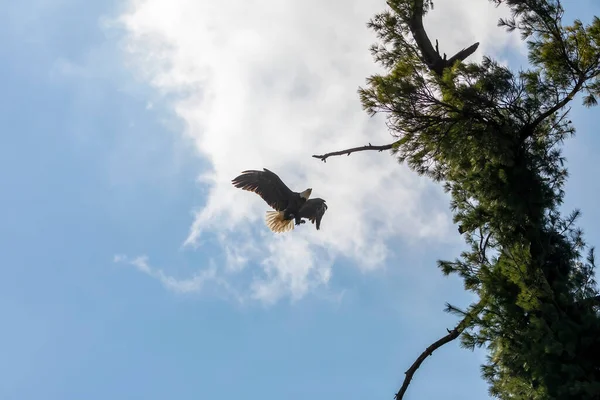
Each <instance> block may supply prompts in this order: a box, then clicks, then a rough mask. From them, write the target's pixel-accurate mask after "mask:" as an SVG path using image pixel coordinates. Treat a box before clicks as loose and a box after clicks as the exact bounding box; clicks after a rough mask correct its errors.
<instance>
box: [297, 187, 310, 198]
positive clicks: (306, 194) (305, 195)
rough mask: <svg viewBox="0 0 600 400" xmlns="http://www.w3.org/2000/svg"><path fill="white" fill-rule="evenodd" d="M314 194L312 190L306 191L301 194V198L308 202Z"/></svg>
mask: <svg viewBox="0 0 600 400" xmlns="http://www.w3.org/2000/svg"><path fill="white" fill-rule="evenodd" d="M311 193H312V189H311V188H309V189H306V190H305V191H304V192H302V193H300V197H303V198H304V200H308V198H309V197H310V194H311Z"/></svg>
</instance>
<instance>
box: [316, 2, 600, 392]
mask: <svg viewBox="0 0 600 400" xmlns="http://www.w3.org/2000/svg"><path fill="white" fill-rule="evenodd" d="M490 1H492V2H493V3H496V5H499V4H500V3H502V0H490ZM504 3H505V6H508V7H509V8H510V10H511V11H512V16H511V18H509V19H507V20H500V21H499V25H500V26H503V27H505V28H506V29H507V30H508V31H513V30H517V31H519V32H520V34H521V38H522V39H523V40H525V41H526V42H527V46H528V60H529V64H530V65H529V68H528V69H526V70H520V71H517V72H513V71H512V70H511V69H509V68H507V67H504V66H502V65H500V64H499V63H498V62H496V61H494V60H492V59H491V58H489V57H484V59H483V61H482V62H479V63H474V62H467V61H466V60H467V58H468V57H469V56H470V55H471V54H473V52H475V50H476V49H477V47H478V43H476V44H474V45H472V46H470V47H468V48H466V49H464V50H462V51H461V52H459V53H457V54H456V55H454V56H452V57H450V58H449V59H448V58H447V56H446V55H445V54H444V55H443V56H441V55H440V53H439V49H438V45H437V41H436V45H435V47H434V46H433V45H432V43H431V42H430V40H429V38H428V36H427V34H426V32H425V30H424V27H423V22H422V21H423V16H424V15H426V13H427V12H429V11H430V10H431V9H432V8H433V3H432V1H431V0H388V2H387V4H388V6H389V9H388V10H386V11H384V12H382V13H380V14H377V15H376V16H375V17H374V18H373V19H372V20H371V21H370V22H369V24H368V26H369V27H370V28H371V29H373V30H374V31H375V32H376V34H377V37H378V39H379V43H378V44H376V45H374V46H373V47H372V49H371V51H372V54H373V56H374V58H375V60H376V62H378V63H379V64H381V65H382V66H383V67H384V68H385V70H386V73H385V74H380V75H375V76H371V77H369V78H368V79H367V85H366V87H364V88H360V89H359V95H360V99H361V101H362V104H363V106H364V108H365V110H366V111H367V112H368V113H370V114H371V115H374V114H376V113H384V114H385V115H386V118H387V121H388V126H389V127H390V129H391V130H392V132H393V134H394V135H395V136H396V138H397V140H396V141H395V142H394V143H391V144H387V145H383V146H372V145H368V146H364V147H358V148H352V149H347V150H342V151H339V152H333V153H328V154H325V155H319V156H317V155H316V156H314V157H316V158H319V159H321V160H323V161H325V160H326V159H327V158H328V157H331V156H334V155H340V154H350V153H352V152H356V151H364V150H378V151H382V150H388V149H389V150H391V153H392V154H394V155H395V156H396V157H397V158H398V160H399V161H400V162H401V163H404V162H406V163H407V165H408V166H409V167H410V168H411V169H413V170H414V171H416V172H417V173H419V174H421V175H425V176H428V177H430V178H431V179H433V180H435V181H437V182H440V184H443V185H444V188H445V190H447V191H448V192H449V193H450V194H451V199H452V201H451V210H452V212H453V215H454V221H455V222H456V223H458V224H459V226H460V228H459V233H460V234H463V235H464V237H465V240H466V241H467V243H468V244H469V248H470V250H469V251H465V252H463V253H462V254H461V255H460V257H459V258H457V259H456V260H454V261H439V267H440V269H441V270H442V271H443V273H444V274H458V275H459V276H460V277H461V278H462V279H463V281H464V287H465V289H466V290H468V291H471V292H474V293H476V294H477V296H478V301H477V302H475V303H473V304H471V305H470V306H469V307H468V308H467V309H465V310H461V309H459V308H457V307H455V306H451V305H448V309H447V311H449V312H453V313H456V314H458V315H460V316H461V318H462V319H461V321H460V323H459V324H458V325H457V326H456V327H455V328H454V329H452V330H449V331H448V335H446V336H444V337H443V338H441V339H440V340H439V341H437V342H436V343H434V344H432V346H430V347H429V348H428V349H427V350H426V351H425V352H423V354H421V356H420V357H419V358H418V359H417V360H416V361H415V362H414V364H413V365H412V366H411V368H410V369H409V370H408V371H407V374H406V378H405V381H404V384H403V386H402V388H401V389H400V390H399V392H398V393H397V394H396V398H397V399H401V398H402V397H403V395H404V393H405V392H406V389H407V388H408V385H409V383H410V380H411V378H412V376H413V374H414V373H415V371H416V370H417V369H418V368H419V366H420V364H421V363H422V362H423V360H424V359H425V358H426V357H427V356H428V355H430V354H431V352H432V351H434V350H435V349H437V348H439V347H440V346H442V345H444V344H445V343H448V342H450V341H452V340H453V339H456V338H458V337H460V338H461V344H462V345H463V346H464V347H466V348H469V349H473V348H475V346H485V348H486V349H487V350H488V360H487V363H486V364H485V365H483V366H482V375H483V377H484V378H485V379H486V380H487V381H488V382H489V384H490V394H491V395H493V396H495V397H498V398H501V399H509V398H510V399H540V400H541V399H600V313H599V311H598V306H599V305H600V296H599V295H598V289H597V286H596V282H595V281H594V268H595V265H594V249H593V247H589V246H588V245H587V244H586V243H585V242H584V240H583V237H582V232H581V230H580V229H578V228H577V227H576V226H575V222H576V219H577V218H578V216H579V212H578V211H575V212H573V213H572V214H570V215H568V216H563V215H561V213H560V212H559V207H560V206H561V203H562V200H563V196H564V192H563V186H564V183H565V180H566V178H567V170H566V168H565V166H564V161H565V160H564V158H563V157H562V155H561V150H560V146H561V144H562V143H563V141H564V140H565V139H566V138H567V137H569V136H572V135H573V134H574V132H575V129H574V127H573V126H572V124H571V121H569V120H568V118H567V115H568V108H567V105H568V104H569V103H570V102H571V101H572V100H573V99H574V98H575V97H576V96H580V97H581V98H582V99H583V104H584V105H586V106H594V105H596V104H597V100H596V99H597V97H598V95H600V79H599V76H600V19H599V18H597V17H595V18H594V19H593V21H592V23H591V24H589V25H584V24H583V23H582V22H581V21H579V20H576V21H575V22H574V23H573V24H572V25H568V26H563V23H562V17H563V7H562V5H561V4H560V2H559V1H558V0H505V1H504ZM586 250H587V256H585V257H584V255H583V252H584V251H586Z"/></svg>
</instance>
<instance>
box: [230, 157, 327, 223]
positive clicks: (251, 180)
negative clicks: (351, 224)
mask: <svg viewBox="0 0 600 400" xmlns="http://www.w3.org/2000/svg"><path fill="white" fill-rule="evenodd" d="M232 183H233V185H234V186H235V187H237V188H240V189H243V190H248V191H250V192H254V193H256V194H258V195H259V196H260V197H262V199H263V200H264V201H265V202H266V203H267V204H268V205H269V206H271V207H272V208H273V209H275V211H267V216H266V222H267V226H268V227H269V228H270V229H271V230H272V231H273V232H285V231H288V230H291V229H294V222H295V224H296V225H299V224H303V223H304V222H305V221H304V220H303V218H306V219H308V220H309V221H311V222H312V223H313V224H316V228H317V229H320V226H321V219H322V218H323V214H324V213H325V210H327V205H326V204H325V200H323V199H319V198H315V199H309V197H310V194H311V192H312V189H310V188H309V189H306V190H305V191H304V192H301V193H299V192H294V191H292V190H291V189H290V188H288V187H287V186H286V184H285V183H283V181H282V180H281V179H280V178H279V176H277V175H276V174H275V173H273V172H271V171H269V170H268V169H266V168H263V170H262V171H256V170H248V171H243V172H242V174H241V175H239V176H237V177H236V178H235V179H233V180H232Z"/></svg>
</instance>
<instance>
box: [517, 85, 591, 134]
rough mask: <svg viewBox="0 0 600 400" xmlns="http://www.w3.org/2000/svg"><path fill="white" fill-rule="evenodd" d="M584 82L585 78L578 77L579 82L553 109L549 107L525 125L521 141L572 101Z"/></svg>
mask: <svg viewBox="0 0 600 400" xmlns="http://www.w3.org/2000/svg"><path fill="white" fill-rule="evenodd" d="M585 81H586V77H585V76H581V77H579V80H578V81H577V83H576V84H575V86H574V87H573V89H572V90H571V91H570V92H569V94H568V95H566V96H565V97H564V98H563V99H562V100H561V101H559V102H558V103H556V104H555V105H554V106H553V107H551V108H549V109H548V110H546V111H545V112H543V113H541V114H540V115H539V116H538V117H537V118H536V119H535V120H534V121H533V122H531V123H530V124H527V125H526V127H525V128H526V129H525V130H524V131H523V133H522V134H521V141H523V140H525V139H526V138H527V137H529V136H531V135H533V132H534V131H535V128H536V127H537V126H538V125H539V124H541V123H542V122H543V121H544V120H545V119H546V118H548V117H549V116H551V115H552V114H554V113H555V112H557V111H558V110H560V109H561V108H563V107H564V106H566V105H567V104H568V103H569V102H570V101H571V100H573V97H575V95H576V94H577V93H579V91H580V90H581V89H582V88H583V85H584V83H585Z"/></svg>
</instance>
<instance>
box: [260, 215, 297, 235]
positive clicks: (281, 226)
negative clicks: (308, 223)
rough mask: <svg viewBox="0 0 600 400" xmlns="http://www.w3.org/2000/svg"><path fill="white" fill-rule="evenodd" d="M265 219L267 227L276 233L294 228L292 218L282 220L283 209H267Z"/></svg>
mask: <svg viewBox="0 0 600 400" xmlns="http://www.w3.org/2000/svg"><path fill="white" fill-rule="evenodd" d="M265 221H266V223H267V226H268V227H269V229H271V230H272V231H273V232H276V233H283V232H287V231H291V230H292V229H294V220H293V219H290V220H287V221H286V220H284V219H283V211H267V215H266V217H265Z"/></svg>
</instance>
